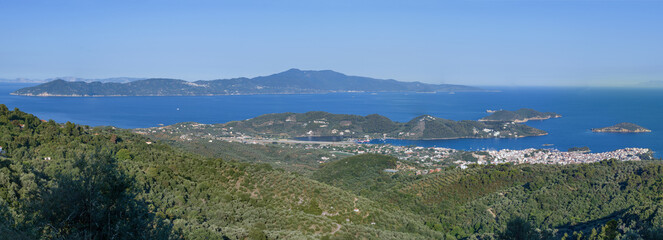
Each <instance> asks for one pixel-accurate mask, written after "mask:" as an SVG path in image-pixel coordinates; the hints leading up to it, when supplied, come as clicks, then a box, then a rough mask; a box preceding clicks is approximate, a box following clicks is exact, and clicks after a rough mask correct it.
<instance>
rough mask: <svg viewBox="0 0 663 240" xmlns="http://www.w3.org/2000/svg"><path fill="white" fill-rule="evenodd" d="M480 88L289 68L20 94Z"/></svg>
mask: <svg viewBox="0 0 663 240" xmlns="http://www.w3.org/2000/svg"><path fill="white" fill-rule="evenodd" d="M456 91H483V90H482V89H480V88H476V87H470V86H464V85H454V84H429V83H422V82H402V81H396V80H393V79H375V78H369V77H361V76H349V75H345V74H343V73H339V72H335V71H332V70H320V71H313V70H299V69H296V68H292V69H290V70H287V71H284V72H280V73H275V74H272V75H268V76H259V77H254V78H246V77H240V78H229V79H217V80H198V81H193V82H188V81H184V80H180V79H171V78H149V79H142V80H136V81H131V82H127V83H116V82H82V81H76V82H68V81H64V80H62V79H57V80H53V81H50V82H47V83H43V84H40V85H37V86H32V87H26V88H22V89H19V90H17V91H15V92H13V93H11V94H12V95H23V96H43V97H50V96H70V97H88V96H213V95H251V94H320V93H333V92H456Z"/></svg>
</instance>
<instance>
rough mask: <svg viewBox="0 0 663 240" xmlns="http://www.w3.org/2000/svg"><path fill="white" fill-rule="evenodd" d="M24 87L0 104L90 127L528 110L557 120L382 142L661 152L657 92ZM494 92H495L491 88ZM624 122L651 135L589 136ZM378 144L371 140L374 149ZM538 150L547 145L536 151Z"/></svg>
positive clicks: (661, 94)
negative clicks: (66, 90)
mask: <svg viewBox="0 0 663 240" xmlns="http://www.w3.org/2000/svg"><path fill="white" fill-rule="evenodd" d="M24 86H30V84H7V83H1V84H0V103H3V104H6V105H7V106H8V107H9V108H10V109H13V108H14V107H17V108H19V109H21V110H22V111H24V112H28V113H32V114H35V115H37V116H38V117H40V118H42V119H53V120H55V121H57V122H66V121H71V122H74V123H79V124H86V125H92V126H101V125H108V126H116V127H121V128H142V127H156V126H158V124H165V125H169V124H174V123H178V122H200V123H224V122H228V121H237V120H244V119H248V118H252V117H256V116H259V115H262V114H267V113H278V112H307V111H327V112H332V113H339V114H358V115H368V114H373V113H377V114H381V115H384V116H386V117H389V118H391V119H392V120H395V121H399V122H403V121H409V120H410V119H412V118H414V117H416V116H419V115H424V114H428V115H432V116H436V117H440V118H447V119H452V120H477V119H479V118H481V117H484V116H487V115H488V113H486V110H487V109H491V110H499V109H505V110H517V109H519V108H532V109H535V110H538V111H550V112H556V113H559V114H561V115H562V116H563V117H562V118H558V119H550V120H545V121H531V122H527V123H526V124H527V125H529V126H532V127H535V128H539V129H542V130H545V131H547V132H548V133H549V134H548V135H547V136H540V137H528V138H520V139H456V140H436V141H402V140H388V141H387V142H388V143H392V144H396V145H410V144H413V145H419V146H426V147H430V146H438V147H449V148H455V149H464V150H478V149H505V148H508V149H524V148H530V147H533V148H557V149H559V150H562V151H565V150H566V149H568V148H570V147H580V146H588V147H590V149H591V150H592V151H593V152H603V151H611V150H614V149H618V148H625V147H645V148H651V149H653V150H654V151H655V152H656V153H657V154H656V156H657V157H660V156H661V154H660V153H661V152H663V121H662V120H663V113H662V112H660V111H659V110H660V109H663V89H617V88H499V89H500V90H501V92H458V93H456V94H447V93H437V94H426V93H335V94H321V95H310V94H302V95H244V96H201V97H85V98H80V97H48V98H43V97H25V96H11V95H9V93H10V92H12V91H14V90H16V89H18V88H21V87H24ZM492 89H497V88H492ZM620 122H632V123H635V124H638V125H641V126H643V127H645V128H648V129H651V130H652V132H651V133H638V134H618V133H592V132H591V131H590V129H591V128H598V127H606V126H611V125H614V124H617V123H620ZM376 142H379V141H374V143H376ZM543 144H553V146H550V147H544V146H543Z"/></svg>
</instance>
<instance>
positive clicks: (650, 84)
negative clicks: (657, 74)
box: [635, 80, 663, 88]
mask: <svg viewBox="0 0 663 240" xmlns="http://www.w3.org/2000/svg"><path fill="white" fill-rule="evenodd" d="M635 86H636V87H647V88H652V87H653V88H663V80H661V81H648V82H641V83H638V84H636V85H635Z"/></svg>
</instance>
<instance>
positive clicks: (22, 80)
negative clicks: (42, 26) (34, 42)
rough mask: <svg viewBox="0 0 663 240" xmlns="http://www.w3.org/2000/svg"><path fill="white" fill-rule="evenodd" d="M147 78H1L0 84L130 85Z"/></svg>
mask: <svg viewBox="0 0 663 240" xmlns="http://www.w3.org/2000/svg"><path fill="white" fill-rule="evenodd" d="M143 79H145V78H130V77H116V78H78V77H57V78H47V79H29V78H13V79H11V78H0V82H8V83H45V82H51V81H54V80H65V81H68V82H88V83H90V82H116V83H128V82H132V81H137V80H143Z"/></svg>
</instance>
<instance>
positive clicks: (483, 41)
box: [0, 0, 663, 85]
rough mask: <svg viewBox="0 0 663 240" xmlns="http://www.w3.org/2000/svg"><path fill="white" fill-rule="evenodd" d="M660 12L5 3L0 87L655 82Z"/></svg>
mask: <svg viewBox="0 0 663 240" xmlns="http://www.w3.org/2000/svg"><path fill="white" fill-rule="evenodd" d="M661 24H663V1H627V0H623V1H619V0H617V1H598V0H597V1H575V0H568V1H567V0H564V1H553V0H527V1H518V0H513V1H498V0H475V1H388V0H387V1H385V0H382V1H321V0H308V1H290V0H272V1H252V0H248V1H239V0H238V1H202V0H191V1H165V0H160V1H122V0H120V1H68V0H61V1H31V0H25V1H18V0H17V1H4V0H0V78H17V77H25V78H51V77H59V76H76V77H84V78H107V77H120V76H123V77H171V78H180V79H185V80H199V79H218V78H230V77H241V76H246V77H253V76H261V75H268V74H272V73H276V72H280V71H284V70H287V69H289V68H300V69H310V70H323V69H331V70H335V71H339V72H342V73H346V74H349V75H360V76H369V77H376V78H393V79H397V80H401V81H422V82H429V83H458V84H468V85H628V84H633V83H638V82H644V81H652V80H663V44H661V43H663V30H662V29H663V27H661Z"/></svg>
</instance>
